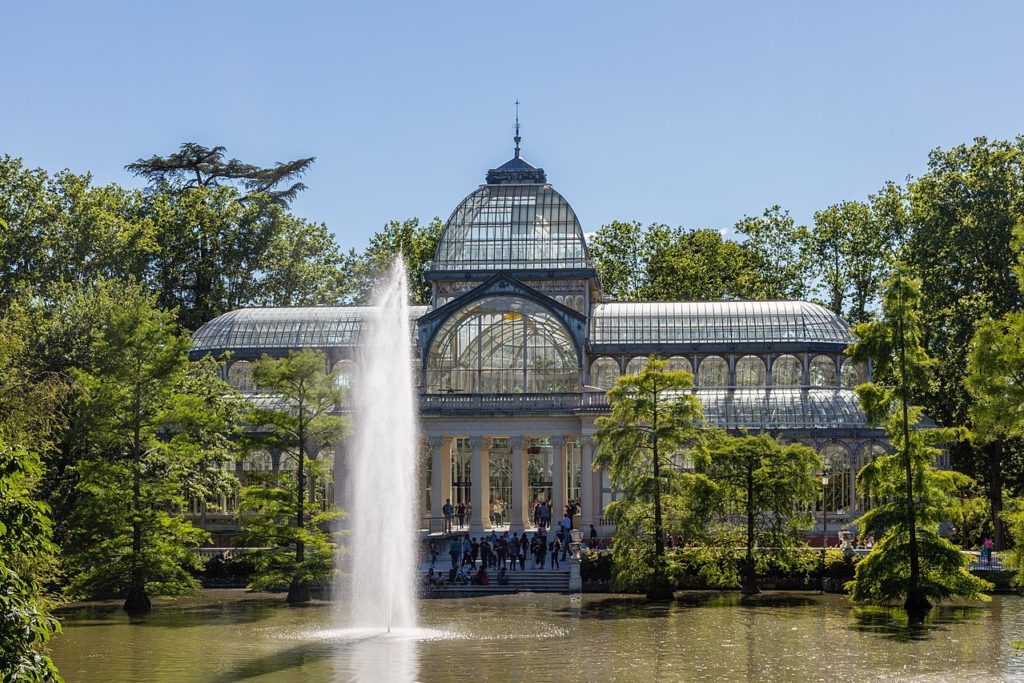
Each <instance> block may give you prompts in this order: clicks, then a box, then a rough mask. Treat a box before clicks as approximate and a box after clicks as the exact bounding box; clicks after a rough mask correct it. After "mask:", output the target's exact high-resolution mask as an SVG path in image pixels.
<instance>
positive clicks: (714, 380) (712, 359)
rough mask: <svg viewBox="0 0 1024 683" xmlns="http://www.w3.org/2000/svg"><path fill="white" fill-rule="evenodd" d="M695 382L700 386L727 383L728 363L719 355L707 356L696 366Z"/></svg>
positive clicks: (723, 384) (720, 385)
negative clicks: (696, 375)
mask: <svg viewBox="0 0 1024 683" xmlns="http://www.w3.org/2000/svg"><path fill="white" fill-rule="evenodd" d="M697 384H698V385H699V386H702V387H724V386H728V385H729V364H728V363H727V362H726V361H725V359H724V358H722V357H721V356H708V357H707V358H704V359H703V360H701V361H700V365H699V366H698V377H697Z"/></svg>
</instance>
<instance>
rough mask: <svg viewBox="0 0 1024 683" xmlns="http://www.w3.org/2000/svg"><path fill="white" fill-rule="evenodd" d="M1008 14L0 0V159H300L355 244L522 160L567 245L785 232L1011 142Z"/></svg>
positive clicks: (102, 174)
mask: <svg viewBox="0 0 1024 683" xmlns="http://www.w3.org/2000/svg"><path fill="white" fill-rule="evenodd" d="M1022 26H1024V4H1021V3H999V2H985V3H965V2H847V3H838V2H805V3H782V2H747V3H739V2H728V3H727V2H715V3H712V2H702V3H684V2H664V3H654V2H621V1H620V2H608V3H605V2H515V3H483V2H444V1H440V0H438V1H435V2H422V1H417V2H409V3H403V4H391V3H383V2H359V3H340V2H316V3H314V2H287V3H285V2H273V3H271V2H252V1H250V2H221V1H217V2H214V1H211V0H207V1H204V2H139V1H134V2H108V1H106V0H104V1H103V2H74V3H72V2H66V3H56V2H44V1H42V0H40V1H38V2H10V3H7V4H6V6H5V7H4V9H3V10H2V12H0V64H2V65H3V67H2V71H0V74H2V75H0V83H2V84H3V89H2V92H3V94H4V104H3V106H2V107H0V154H3V153H7V154H11V155H13V156H20V157H23V158H24V159H25V161H26V163H27V164H29V165H30V166H33V167H35V166H41V167H44V168H47V169H49V170H58V169H61V168H70V169H72V170H75V171H91V172H92V173H93V174H94V176H95V178H96V180H97V181H99V182H109V181H115V182H119V183H123V184H127V185H137V184H138V181H137V180H136V179H134V178H131V177H130V176H128V175H127V174H126V173H125V171H124V170H123V166H124V164H126V163H128V162H130V161H133V160H134V159H136V158H138V157H140V156H149V155H150V154H154V153H167V152H170V151H172V150H174V149H175V148H176V147H177V146H178V145H179V144H180V143H182V142H184V141H195V142H200V143H202V144H206V145H224V146H226V147H227V148H228V152H229V153H230V154H231V155H232V156H236V157H238V158H240V159H242V160H244V161H249V162H254V163H266V164H270V163H272V162H274V161H284V160H289V159H294V158H298V157H302V156H316V157H317V162H316V164H315V166H314V168H313V169H312V172H310V173H309V174H308V176H307V177H306V179H305V180H306V183H307V184H308V185H309V189H308V190H307V191H306V192H305V193H304V194H303V195H302V196H301V197H300V198H299V199H298V200H297V201H296V202H295V204H294V209H295V211H296V212H297V213H299V214H300V215H303V216H306V217H307V218H310V219H313V220H317V221H324V222H326V223H327V224H328V225H329V226H330V228H331V229H332V231H333V232H334V233H335V234H336V235H337V238H338V241H339V243H340V244H342V245H343V246H345V247H349V246H355V247H362V246H363V245H364V244H365V242H366V240H367V239H368V237H369V235H370V234H372V233H373V232H374V231H375V230H376V229H378V228H379V227H380V226H381V225H382V224H383V223H384V222H385V221H386V220H387V219H389V218H404V217H409V216H420V217H424V218H430V217H432V216H435V215H439V216H441V217H442V218H446V217H447V216H448V214H449V212H450V211H451V210H452V209H453V208H454V207H455V205H456V204H457V203H458V202H459V200H460V199H462V197H463V196H464V195H466V194H467V193H468V192H470V191H471V190H472V189H473V188H475V187H476V186H477V185H478V184H479V183H481V182H483V176H484V173H485V172H486V169H488V168H490V167H493V166H497V165H498V164H501V163H502V162H504V161H506V160H507V159H508V158H509V157H511V155H512V139H511V138H512V123H513V101H514V100H515V99H516V98H519V99H520V100H521V101H522V106H521V118H522V122H523V155H524V156H525V157H526V158H527V159H529V160H530V161H532V162H533V163H535V164H537V165H539V166H543V167H544V168H545V169H546V170H547V171H548V178H549V180H551V182H552V183H553V184H554V185H555V187H556V188H558V189H559V190H560V191H561V192H562V193H563V194H564V195H565V196H566V198H567V199H568V200H569V201H570V202H571V203H572V204H573V206H574V208H575V209H576V210H577V213H578V214H579V216H580V219H581V221H582V222H583V225H584V229H585V230H587V231H588V232H589V231H593V230H595V229H596V228H597V227H598V226H600V225H601V224H602V223H606V222H609V221H611V220H613V219H638V220H641V221H644V222H649V221H660V222H666V223H670V224H677V225H678V224H682V225H686V226H689V227H715V228H725V227H729V226H731V225H732V224H733V223H734V222H735V221H736V220H737V219H738V218H740V217H741V216H743V215H744V214H751V213H759V212H760V211H761V210H762V209H763V208H764V207H766V206H768V205H771V204H774V203H779V204H781V205H783V206H784V207H785V208H788V209H790V210H791V211H792V213H793V214H794V215H795V216H796V217H797V218H798V219H800V220H802V221H809V220H810V219H811V217H812V215H813V213H814V211H815V210H817V209H819V208H822V207H824V206H826V205H828V204H830V203H833V202H836V201H839V200H843V199H859V198H863V197H865V196H866V195H867V194H868V193H870V192H873V191H875V190H876V189H877V188H878V187H880V186H881V184H882V183H883V182H884V181H885V180H887V179H895V180H902V179H903V178H904V177H905V176H906V175H908V174H912V175H916V174H920V173H921V172H922V171H923V169H924V167H925V164H926V160H927V154H928V151H929V150H930V149H932V148H934V147H937V146H942V147H948V146H951V145H954V144H958V143H961V142H966V141H970V140H971V139H972V138H973V137H974V136H977V135H986V136H989V137H994V138H1007V137H1012V136H1015V135H1017V134H1019V133H1024V117H1022V113H1024V112H1022V110H1024V87H1022V85H1024V84H1022V66H1024V49H1022V41H1021V29H1022Z"/></svg>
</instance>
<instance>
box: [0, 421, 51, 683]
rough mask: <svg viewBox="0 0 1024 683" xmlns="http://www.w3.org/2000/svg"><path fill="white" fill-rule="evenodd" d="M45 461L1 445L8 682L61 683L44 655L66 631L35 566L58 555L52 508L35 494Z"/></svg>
mask: <svg viewBox="0 0 1024 683" xmlns="http://www.w3.org/2000/svg"><path fill="white" fill-rule="evenodd" d="M40 474H41V472H40V462H39V456H38V455H36V454H35V453H31V452H29V451H26V450H24V449H23V448H12V447H10V446H8V445H7V444H6V443H3V442H2V441H0V676H2V677H3V680H5V681H60V680H61V678H60V676H59V675H58V674H57V668H56V667H55V666H54V665H53V662H52V661H50V658H49V657H47V656H46V655H45V654H43V652H42V651H41V648H42V647H43V646H44V645H45V644H46V642H47V641H48V640H49V639H50V637H51V636H52V635H53V634H55V633H57V632H59V631H60V623H59V622H58V621H57V620H56V619H55V618H54V617H52V616H51V615H50V614H49V613H48V611H47V609H46V605H45V603H44V600H43V599H42V598H41V596H42V594H43V589H42V587H41V586H40V585H39V582H38V581H37V580H36V579H35V576H34V573H33V570H32V564H33V563H35V562H37V561H39V560H40V559H42V558H46V557H49V556H50V555H52V553H53V552H54V547H53V545H52V543H51V541H50V520H49V518H48V516H47V508H46V506H45V505H44V504H43V503H40V502H39V501H37V500H35V499H34V498H33V496H32V489H33V488H34V486H35V485H36V484H37V483H38V481H39V478H40Z"/></svg>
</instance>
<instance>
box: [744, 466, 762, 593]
mask: <svg viewBox="0 0 1024 683" xmlns="http://www.w3.org/2000/svg"><path fill="white" fill-rule="evenodd" d="M741 592H742V593H743V594H744V595H757V594H758V593H760V592H761V589H760V588H758V587H757V568H756V567H755V566H754V466H753V463H747V556H746V558H745V560H744V562H743V587H742V588H741Z"/></svg>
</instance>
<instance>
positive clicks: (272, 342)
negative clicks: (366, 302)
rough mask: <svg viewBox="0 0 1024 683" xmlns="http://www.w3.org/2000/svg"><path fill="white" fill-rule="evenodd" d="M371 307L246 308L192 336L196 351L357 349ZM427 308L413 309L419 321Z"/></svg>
mask: <svg viewBox="0 0 1024 683" xmlns="http://www.w3.org/2000/svg"><path fill="white" fill-rule="evenodd" d="M370 310H371V309H370V307H369V306H345V307H327V306H324V307H307V308H242V309H238V310H236V311H231V312H230V313H225V314H223V315H220V316H218V317H216V318H214V319H213V320H211V321H210V322H208V323H206V324H205V325H203V326H202V327H200V328H199V329H198V330H197V331H196V333H195V334H194V335H192V350H193V351H214V352H216V351H222V350H225V349H285V348H296V349H297V348H304V347H305V348H333V347H343V346H355V345H356V344H357V343H358V340H359V332H360V330H361V329H362V325H363V321H364V320H366V319H367V318H369V316H370ZM427 310H428V309H427V307H426V306H412V307H411V308H410V311H409V312H410V314H411V317H412V319H413V320H416V319H417V318H419V317H420V316H422V315H423V314H425V313H426V312H427Z"/></svg>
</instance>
